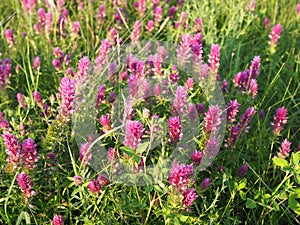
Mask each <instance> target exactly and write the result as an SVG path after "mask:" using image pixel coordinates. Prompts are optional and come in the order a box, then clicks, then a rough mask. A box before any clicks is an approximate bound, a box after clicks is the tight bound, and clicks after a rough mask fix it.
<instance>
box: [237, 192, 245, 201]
mask: <svg viewBox="0 0 300 225" xmlns="http://www.w3.org/2000/svg"><path fill="white" fill-rule="evenodd" d="M239 193H240V197H241V199H243V200H244V201H245V200H246V193H245V192H243V191H242V190H240V191H239Z"/></svg>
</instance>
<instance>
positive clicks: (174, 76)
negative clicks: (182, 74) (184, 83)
mask: <svg viewBox="0 0 300 225" xmlns="http://www.w3.org/2000/svg"><path fill="white" fill-rule="evenodd" d="M170 80H171V81H172V82H174V83H177V81H178V80H179V71H178V69H177V67H176V66H175V65H173V66H172V68H171V70H170Z"/></svg>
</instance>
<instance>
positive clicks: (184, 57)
mask: <svg viewBox="0 0 300 225" xmlns="http://www.w3.org/2000/svg"><path fill="white" fill-rule="evenodd" d="M191 44H192V38H191V36H190V35H189V34H184V35H182V36H181V42H180V43H179V46H178V48H177V49H176V52H177V59H178V64H179V65H180V66H185V65H186V64H187V63H188V62H189V58H190V57H191Z"/></svg>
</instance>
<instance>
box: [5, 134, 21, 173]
mask: <svg viewBox="0 0 300 225" xmlns="http://www.w3.org/2000/svg"><path fill="white" fill-rule="evenodd" d="M2 137H3V140H4V144H5V147H6V150H5V152H6V154H7V155H8V158H7V162H8V163H11V164H12V165H13V167H14V168H17V167H18V166H19V162H20V160H21V146H20V144H19V142H18V138H16V137H15V136H14V135H13V134H9V133H8V132H6V133H4V134H3V135H2Z"/></svg>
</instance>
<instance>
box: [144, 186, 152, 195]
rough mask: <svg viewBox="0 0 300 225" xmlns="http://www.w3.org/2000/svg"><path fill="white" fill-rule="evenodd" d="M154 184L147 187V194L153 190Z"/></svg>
mask: <svg viewBox="0 0 300 225" xmlns="http://www.w3.org/2000/svg"><path fill="white" fill-rule="evenodd" d="M153 188H154V187H153V185H151V186H148V187H146V190H145V191H146V194H148V193H149V192H151V191H152V190H153Z"/></svg>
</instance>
